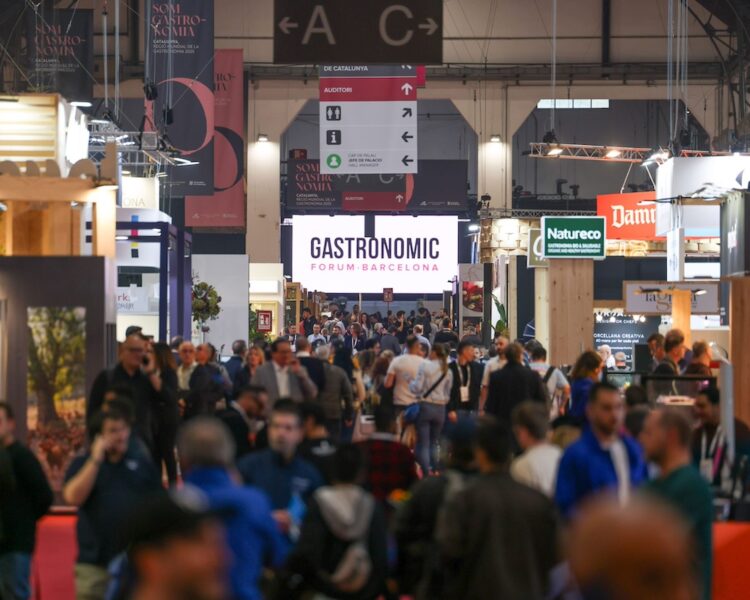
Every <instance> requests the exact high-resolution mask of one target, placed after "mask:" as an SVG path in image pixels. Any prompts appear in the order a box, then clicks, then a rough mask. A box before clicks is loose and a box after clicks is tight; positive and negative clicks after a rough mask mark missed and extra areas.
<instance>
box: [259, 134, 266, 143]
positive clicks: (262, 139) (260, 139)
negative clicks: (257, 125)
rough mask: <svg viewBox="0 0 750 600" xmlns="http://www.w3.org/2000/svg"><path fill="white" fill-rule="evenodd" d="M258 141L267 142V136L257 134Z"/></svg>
mask: <svg viewBox="0 0 750 600" xmlns="http://www.w3.org/2000/svg"><path fill="white" fill-rule="evenodd" d="M258 141H259V142H267V141H268V135H267V134H265V133H259V134H258Z"/></svg>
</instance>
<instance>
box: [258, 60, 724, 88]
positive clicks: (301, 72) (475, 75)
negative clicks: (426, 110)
mask: <svg viewBox="0 0 750 600" xmlns="http://www.w3.org/2000/svg"><path fill="white" fill-rule="evenodd" d="M246 66H248V70H249V77H250V79H251V80H262V79H300V80H303V81H308V80H311V81H315V80H317V78H318V68H317V65H270V64H258V63H249V64H248V65H246ZM666 74H667V65H666V63H661V62H660V63H613V64H609V65H602V64H598V63H592V64H558V65H557V79H558V81H560V82H565V81H567V82H569V83H573V82H574V81H600V82H607V81H611V83H616V84H621V83H628V82H631V81H646V82H649V83H652V82H657V81H665V80H666ZM723 74H724V68H723V65H722V63H720V62H691V63H690V65H689V73H688V76H689V78H690V82H691V83H699V82H706V81H709V82H716V81H718V80H720V79H721V78H722V76H723ZM551 76H552V70H551V67H550V65H548V64H514V65H510V64H496V65H473V64H447V65H444V66H440V67H427V78H428V79H429V80H436V79H440V80H453V81H468V80H472V81H475V80H489V81H511V82H515V83H520V82H522V81H524V82H525V81H545V82H546V81H549V80H550V78H551Z"/></svg>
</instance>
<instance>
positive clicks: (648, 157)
mask: <svg viewBox="0 0 750 600" xmlns="http://www.w3.org/2000/svg"><path fill="white" fill-rule="evenodd" d="M529 145H530V146H531V149H530V150H529V151H527V152H524V154H525V155H526V156H530V157H531V158H552V159H557V158H559V159H562V160H597V161H602V162H620V163H632V164H642V163H644V162H647V161H648V162H653V163H657V164H661V163H663V162H664V161H666V160H668V159H669V158H670V157H671V156H672V155H671V153H670V152H669V151H668V150H663V149H657V150H655V149H653V148H628V147H625V146H589V145H585V144H558V143H551V144H547V143H544V142H532V143H531V144H529ZM729 154H730V152H716V151H711V150H681V151H680V154H679V155H680V157H694V158H700V157H704V156H728V155H729Z"/></svg>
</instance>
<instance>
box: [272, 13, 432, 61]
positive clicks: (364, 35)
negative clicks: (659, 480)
mask: <svg viewBox="0 0 750 600" xmlns="http://www.w3.org/2000/svg"><path fill="white" fill-rule="evenodd" d="M273 62H274V63H276V64H308V65H309V64H313V63H316V64H325V63H337V64H384V63H398V64H401V63H404V62H410V63H415V64H423V65H424V64H442V62H443V2H442V0H419V2H398V1H396V0H367V1H366V2H356V1H354V0H274V35H273Z"/></svg>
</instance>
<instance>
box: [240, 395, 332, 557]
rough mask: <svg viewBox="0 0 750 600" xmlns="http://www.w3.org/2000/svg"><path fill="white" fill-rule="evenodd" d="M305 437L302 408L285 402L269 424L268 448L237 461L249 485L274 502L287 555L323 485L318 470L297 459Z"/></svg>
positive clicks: (274, 514) (275, 410) (273, 410)
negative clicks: (311, 500) (309, 506)
mask: <svg viewBox="0 0 750 600" xmlns="http://www.w3.org/2000/svg"><path fill="white" fill-rule="evenodd" d="M303 438H304V430H303V429H302V413H301V412H300V409H299V406H298V405H297V404H296V403H295V402H292V401H291V400H286V399H281V400H279V401H278V402H276V404H275V405H274V407H273V409H272V411H271V418H270V419H269V422H268V446H269V447H268V449H266V450H260V451H258V452H252V453H250V454H248V455H247V456H244V457H243V458H241V459H240V460H239V461H238V462H237V469H238V470H239V472H240V474H241V475H242V478H243V480H244V481H245V484H246V485H251V486H256V487H257V488H259V489H261V490H263V491H264V492H265V493H266V495H267V496H268V498H269V500H270V501H271V510H272V511H273V513H272V514H273V518H274V519H275V520H276V523H277V524H278V526H279V528H280V529H281V532H282V533H283V534H285V536H284V541H285V543H286V548H285V551H287V552H288V551H289V550H290V549H291V547H292V545H293V543H294V542H295V541H296V539H297V536H298V535H299V528H300V526H301V525H302V520H303V518H304V516H305V512H306V510H307V508H306V506H307V503H308V501H309V500H310V498H311V497H312V494H313V493H314V492H315V490H317V489H318V488H319V487H320V486H321V485H323V478H322V476H321V475H320V473H319V472H318V470H317V469H316V468H315V467H314V466H313V465H312V464H310V463H309V462H307V461H306V460H304V459H302V458H300V457H299V456H297V447H298V446H299V445H300V444H301V443H302V439H303Z"/></svg>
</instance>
